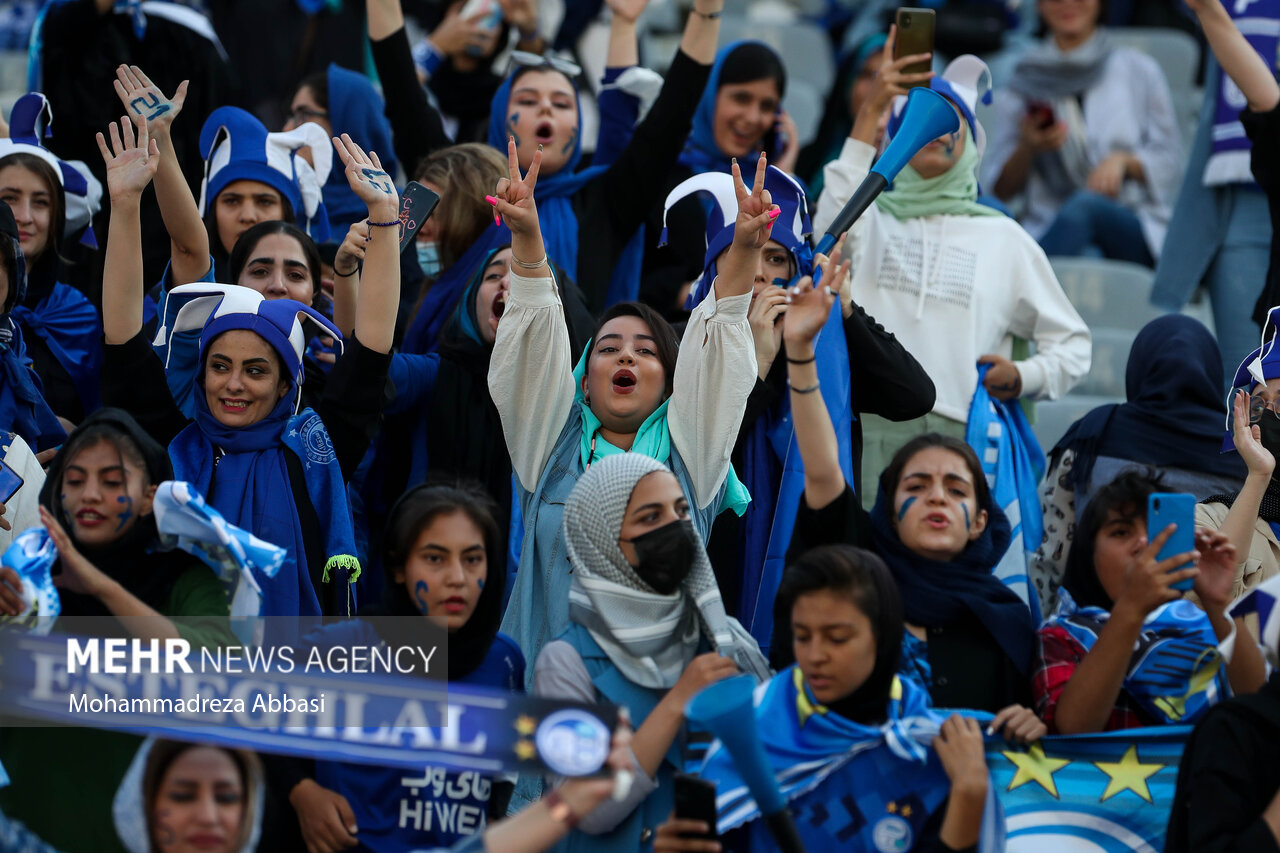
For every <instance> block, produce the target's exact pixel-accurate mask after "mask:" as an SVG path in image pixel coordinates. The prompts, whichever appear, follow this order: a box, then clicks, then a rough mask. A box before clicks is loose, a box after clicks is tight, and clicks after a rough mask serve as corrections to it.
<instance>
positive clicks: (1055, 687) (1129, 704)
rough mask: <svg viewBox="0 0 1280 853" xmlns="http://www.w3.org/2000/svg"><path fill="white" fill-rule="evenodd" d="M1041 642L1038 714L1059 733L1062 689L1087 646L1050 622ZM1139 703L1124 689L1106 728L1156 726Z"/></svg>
mask: <svg viewBox="0 0 1280 853" xmlns="http://www.w3.org/2000/svg"><path fill="white" fill-rule="evenodd" d="M1037 640H1038V642H1037V645H1038V646H1039V651H1040V665H1039V666H1038V667H1037V668H1036V671H1035V675H1034V676H1033V678H1032V682H1031V691H1032V695H1033V696H1034V698H1035V703H1036V715H1037V716H1039V717H1040V719H1042V720H1044V724H1045V725H1046V726H1048V727H1049V731H1050V732H1051V733H1054V734H1057V732H1058V727H1057V724H1056V719H1055V718H1056V716H1057V713H1058V700H1059V699H1061V698H1062V691H1063V689H1064V688H1066V686H1067V682H1068V681H1070V680H1071V676H1072V675H1075V671H1076V667H1078V666H1080V662H1081V661H1083V660H1084V656H1085V655H1087V654H1088V651H1086V650H1085V647H1084V646H1082V645H1080V642H1079V641H1078V640H1076V638H1075V637H1073V636H1072V635H1071V632H1069V631H1068V630H1067V629H1066V628H1064V627H1062V626H1061V625H1055V624H1052V623H1050V624H1048V625H1045V626H1044V627H1042V628H1041V629H1040V630H1039V632H1038V633H1037ZM1155 724H1156V723H1155V721H1154V720H1151V719H1150V718H1149V717H1148V716H1147V715H1146V714H1144V713H1143V712H1142V709H1141V708H1140V707H1139V706H1138V703H1136V702H1134V701H1133V699H1132V698H1130V697H1129V694H1127V693H1125V692H1124V690H1121V691H1120V695H1119V696H1117V697H1116V705H1115V707H1114V708H1112V709H1111V716H1110V717H1109V718H1108V719H1107V725H1106V727H1105V728H1104V729H1103V731H1108V732H1110V731H1115V730H1116V729H1136V728H1139V727H1141V726H1151V725H1155Z"/></svg>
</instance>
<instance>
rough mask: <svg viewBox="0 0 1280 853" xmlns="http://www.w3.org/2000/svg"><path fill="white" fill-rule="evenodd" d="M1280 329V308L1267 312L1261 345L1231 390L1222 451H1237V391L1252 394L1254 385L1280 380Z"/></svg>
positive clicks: (1242, 366) (1238, 372)
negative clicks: (1278, 333) (1234, 434)
mask: <svg viewBox="0 0 1280 853" xmlns="http://www.w3.org/2000/svg"><path fill="white" fill-rule="evenodd" d="M1277 329H1280V305H1277V306H1276V307H1274V308H1272V309H1271V310H1270V311H1268V312H1267V321H1266V322H1265V323H1263V324H1262V343H1261V345H1260V346H1259V347H1258V348H1257V349H1256V350H1254V351H1253V352H1251V353H1249V354H1248V355H1246V356H1245V357H1244V361H1242V362H1240V367H1238V368H1237V369H1236V375H1235V376H1234V377H1232V379H1231V390H1230V391H1229V392H1228V393H1227V422H1226V428H1227V434H1226V435H1225V436H1224V437H1223V439H1222V452H1223V453H1226V452H1227V451H1228V450H1235V449H1236V442H1235V439H1234V438H1233V437H1232V435H1231V418H1232V405H1231V402H1232V400H1234V399H1235V396H1236V392H1237V391H1239V390H1241V389H1243V390H1244V391H1246V392H1251V391H1252V390H1253V386H1254V385H1266V384H1267V380H1268V379H1275V378H1277V377H1280V347H1277V346H1276V331H1277Z"/></svg>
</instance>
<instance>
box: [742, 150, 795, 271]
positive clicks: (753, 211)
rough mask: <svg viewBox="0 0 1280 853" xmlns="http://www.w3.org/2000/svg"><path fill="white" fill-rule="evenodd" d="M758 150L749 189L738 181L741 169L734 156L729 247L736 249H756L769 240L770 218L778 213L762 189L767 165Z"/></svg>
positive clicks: (771, 197)
mask: <svg viewBox="0 0 1280 853" xmlns="http://www.w3.org/2000/svg"><path fill="white" fill-rule="evenodd" d="M765 159H766V158H765V155H764V154H763V153H762V154H761V155H760V159H759V160H757V161H756V178H755V183H754V184H753V185H752V187H751V189H750V190H748V189H747V185H746V184H745V183H743V181H742V169H740V168H739V167H738V160H737V158H734V161H733V166H732V168H731V169H730V171H732V172H733V189H734V192H735V193H736V194H737V196H738V219H737V221H736V223H735V224H734V229H733V247H734V248H736V249H751V250H755V249H759V248H761V247H763V246H764V244H765V243H767V242H768V241H769V234H770V233H771V232H772V231H773V223H774V220H776V219H777V218H778V214H780V213H781V212H782V210H781V208H779V207H778V206H777V205H775V204H774V203H773V196H772V195H771V194H770V193H769V191H768V190H767V189H765V188H764V176H765V173H766V171H767V170H768V168H769V164H768V163H767V162H765Z"/></svg>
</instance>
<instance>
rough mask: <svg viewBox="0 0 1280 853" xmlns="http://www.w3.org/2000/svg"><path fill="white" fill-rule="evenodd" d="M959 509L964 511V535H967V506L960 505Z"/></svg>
mask: <svg viewBox="0 0 1280 853" xmlns="http://www.w3.org/2000/svg"><path fill="white" fill-rule="evenodd" d="M960 509H962V510H964V530H965V532H966V533H968V532H969V505H968V504H960Z"/></svg>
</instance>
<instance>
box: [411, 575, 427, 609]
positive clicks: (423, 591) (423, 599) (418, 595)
mask: <svg viewBox="0 0 1280 853" xmlns="http://www.w3.org/2000/svg"><path fill="white" fill-rule="evenodd" d="M413 603H414V604H416V605H417V606H418V612H419V613H421V614H422V615H423V616H426V615H427V609H428V608H427V582H426V581H418V582H417V583H416V584H414V587H413Z"/></svg>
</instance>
